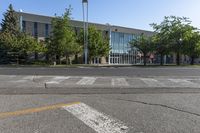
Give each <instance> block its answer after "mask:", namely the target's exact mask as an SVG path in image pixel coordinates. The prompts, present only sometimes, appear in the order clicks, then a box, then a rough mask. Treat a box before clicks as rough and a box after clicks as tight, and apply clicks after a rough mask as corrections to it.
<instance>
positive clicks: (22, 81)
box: [11, 79, 27, 83]
mask: <svg viewBox="0 0 200 133" xmlns="http://www.w3.org/2000/svg"><path fill="white" fill-rule="evenodd" d="M11 82H14V83H24V82H27V80H25V79H20V80H15V81H11Z"/></svg>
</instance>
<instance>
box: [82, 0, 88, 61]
mask: <svg viewBox="0 0 200 133" xmlns="http://www.w3.org/2000/svg"><path fill="white" fill-rule="evenodd" d="M82 6H83V30H84V59H85V60H84V63H85V64H88V0H82Z"/></svg>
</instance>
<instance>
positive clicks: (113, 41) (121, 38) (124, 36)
mask: <svg viewBox="0 0 200 133" xmlns="http://www.w3.org/2000/svg"><path fill="white" fill-rule="evenodd" d="M17 15H18V17H19V19H20V21H21V24H22V30H23V31H24V32H26V33H28V34H30V35H32V36H33V37H36V38H38V39H39V40H44V39H45V38H47V37H49V36H50V34H51V30H52V29H51V20H52V18H53V17H49V16H42V15H36V14H30V13H24V12H17ZM71 25H72V27H74V30H75V32H76V34H77V33H78V32H79V31H80V29H82V28H83V22H82V21H76V20H71ZM90 25H94V26H95V27H96V28H97V29H99V30H102V32H103V33H104V34H105V35H108V36H109V38H110V46H111V50H110V53H109V57H107V58H106V59H105V60H104V61H102V63H108V64H141V63H142V62H143V61H142V53H140V51H138V50H137V49H136V48H131V47H130V45H129V42H130V41H131V40H132V39H133V38H135V37H137V36H138V35H141V34H142V33H143V34H145V35H147V36H152V35H153V34H154V33H153V32H151V31H145V30H139V29H133V28H126V27H121V26H115V25H109V24H97V23H89V26H90Z"/></svg>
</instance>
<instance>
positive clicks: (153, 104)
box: [0, 94, 200, 133]
mask: <svg viewBox="0 0 200 133" xmlns="http://www.w3.org/2000/svg"><path fill="white" fill-rule="evenodd" d="M72 102H80V103H81V104H83V105H84V106H78V105H62V106H60V104H61V103H62V104H68V103H72ZM77 104H78V103H77ZM52 105H57V106H56V107H55V106H54V107H53V106H52ZM63 106H66V107H65V108H64V107H63ZM67 106H70V107H67ZM85 106H86V107H85ZM84 111H87V112H89V113H87V112H84ZM0 112H1V113H0V132H1V133H97V132H98V131H99V132H101V133H102V132H105V133H112V132H114V131H116V130H118V127H120V131H118V132H117V131H116V133H199V131H200V126H199V125H200V94H128V95H1V96H0ZM2 112H4V113H2ZM93 118H95V120H94V119H93ZM112 126H114V127H115V128H113V127H112ZM106 129H107V130H106Z"/></svg>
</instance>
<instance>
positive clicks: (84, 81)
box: [76, 77, 96, 85]
mask: <svg viewBox="0 0 200 133" xmlns="http://www.w3.org/2000/svg"><path fill="white" fill-rule="evenodd" d="M95 80H96V78H95V77H83V78H82V79H81V80H79V81H78V82H77V83H76V84H77V85H92V84H93V83H94V82H95Z"/></svg>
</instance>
